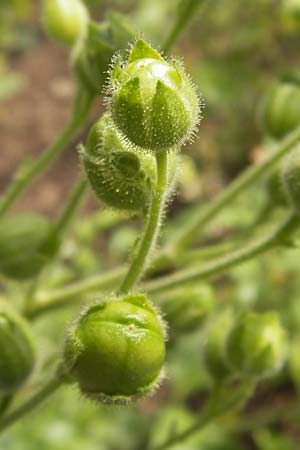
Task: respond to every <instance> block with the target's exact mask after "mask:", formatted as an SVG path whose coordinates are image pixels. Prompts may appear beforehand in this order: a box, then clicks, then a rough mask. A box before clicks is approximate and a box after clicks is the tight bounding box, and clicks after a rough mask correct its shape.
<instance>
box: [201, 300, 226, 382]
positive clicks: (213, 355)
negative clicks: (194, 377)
mask: <svg viewBox="0 0 300 450" xmlns="http://www.w3.org/2000/svg"><path fill="white" fill-rule="evenodd" d="M232 324H233V312H232V310H231V309H226V310H224V311H222V312H220V313H219V314H218V315H217V316H216V317H213V318H212V320H211V324H210V327H209V328H208V332H207V341H206V345H205V349H204V361H205V365H206V368H207V370H208V372H209V373H210V375H211V376H212V377H213V378H214V380H216V381H218V380H223V379H225V378H227V377H228V376H229V375H230V374H231V371H230V369H229V368H228V365H227V364H226V360H225V354H224V347H225V342H226V339H227V336H228V333H229V331H230V329H231V327H232Z"/></svg>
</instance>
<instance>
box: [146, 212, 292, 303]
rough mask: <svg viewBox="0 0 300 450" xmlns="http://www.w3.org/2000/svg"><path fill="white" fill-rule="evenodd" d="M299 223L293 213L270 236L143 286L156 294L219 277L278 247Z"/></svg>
mask: <svg viewBox="0 0 300 450" xmlns="http://www.w3.org/2000/svg"><path fill="white" fill-rule="evenodd" d="M299 222H300V219H299V216H297V215H295V214H294V213H291V214H290V216H289V217H288V219H287V220H285V221H284V222H283V223H281V224H279V225H278V226H277V227H276V228H275V230H273V231H272V232H271V233H270V234H269V235H267V236H263V237H261V238H258V239H256V240H255V241H254V242H251V243H250V244H248V245H246V246H245V247H243V248H241V249H239V250H234V251H232V252H231V253H228V254H227V255H225V256H222V257H220V258H217V259H215V260H213V261H211V262H209V263H208V264H206V265H203V264H202V265H201V266H200V267H193V268H192V269H186V270H181V271H177V272H175V273H174V274H171V275H167V276H164V277H161V278H158V279H157V280H154V281H149V282H148V283H145V284H144V285H143V288H144V289H145V290H146V291H147V292H149V293H150V292H151V293H152V294H154V293H155V294H156V293H159V292H163V291H165V290H167V289H170V288H174V287H176V286H180V285H182V284H186V283H191V282H193V281H199V280H202V279H207V278H210V277H213V276H217V275H219V274H220V273H221V272H223V271H224V270H227V269H229V268H231V267H234V266H236V265H237V264H239V263H241V262H243V261H247V260H249V259H250V258H253V257H254V256H257V255H259V254H260V253H263V252H265V251H267V250H269V249H270V248H272V247H273V246H275V245H277V244H278V243H279V242H280V241H279V238H280V236H281V235H282V234H283V233H284V232H286V231H287V230H289V229H290V228H293V227H295V226H296V225H297V226H299Z"/></svg>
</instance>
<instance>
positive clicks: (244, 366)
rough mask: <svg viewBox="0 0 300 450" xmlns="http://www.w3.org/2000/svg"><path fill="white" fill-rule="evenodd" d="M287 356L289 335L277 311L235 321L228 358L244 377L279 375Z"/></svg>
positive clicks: (228, 342) (227, 346) (229, 340)
mask: <svg viewBox="0 0 300 450" xmlns="http://www.w3.org/2000/svg"><path fill="white" fill-rule="evenodd" d="M285 356H286V335H285V332H284V330H283V328H282V326H281V324H280V322H279V319H278V316H277V314H276V313H274V312H268V313H260V314H258V313H253V312H248V313H245V314H243V315H242V316H240V317H239V318H238V319H237V321H236V322H235V324H234V326H233V328H232V330H231V332H230V333H229V336H228V339H227V342H226V358H227V361H228V364H229V365H230V367H231V368H232V370H234V371H236V372H237V373H239V374H240V375H244V376H253V377H266V376H270V375H273V374H276V373H277V372H278V371H279V370H280V369H281V367H282V365H283V363H284V360H285Z"/></svg>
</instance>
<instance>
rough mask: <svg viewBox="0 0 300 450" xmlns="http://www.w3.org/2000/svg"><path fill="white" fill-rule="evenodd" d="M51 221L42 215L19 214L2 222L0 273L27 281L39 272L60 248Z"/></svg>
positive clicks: (0, 226) (0, 232)
mask: <svg viewBox="0 0 300 450" xmlns="http://www.w3.org/2000/svg"><path fill="white" fill-rule="evenodd" d="M57 245H58V241H57V238H56V236H55V235H54V234H53V225H52V224H51V222H50V221H49V220H48V219H47V218H45V217H44V216H41V215H39V214H33V213H19V214H15V215H13V216H7V217H5V218H4V219H2V220H1V222H0V273H2V274H3V275H5V276H6V277H8V278H13V279H16V280H25V279H28V278H32V277H34V276H35V275H37V274H38V273H39V272H40V270H41V269H42V268H43V267H44V265H45V264H46V263H47V262H48V261H49V259H50V258H51V256H52V255H53V254H54V252H55V251H56V249H57Z"/></svg>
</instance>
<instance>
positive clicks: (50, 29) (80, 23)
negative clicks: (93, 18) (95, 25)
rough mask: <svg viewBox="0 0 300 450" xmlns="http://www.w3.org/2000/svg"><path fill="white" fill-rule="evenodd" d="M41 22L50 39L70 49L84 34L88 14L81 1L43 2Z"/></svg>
mask: <svg viewBox="0 0 300 450" xmlns="http://www.w3.org/2000/svg"><path fill="white" fill-rule="evenodd" d="M43 22H44V25H45V29H46V31H47V33H48V34H49V36H50V37H52V38H53V39H55V40H57V41H59V42H62V43H63V44H66V45H68V46H70V47H71V46H72V45H73V44H74V43H75V42H76V41H77V40H78V39H79V38H80V37H81V36H84V34H85V33H86V31H87V27H88V23H89V13H88V10H87V8H86V6H85V5H84V3H82V1H81V0H45V1H44V12H43Z"/></svg>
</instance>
